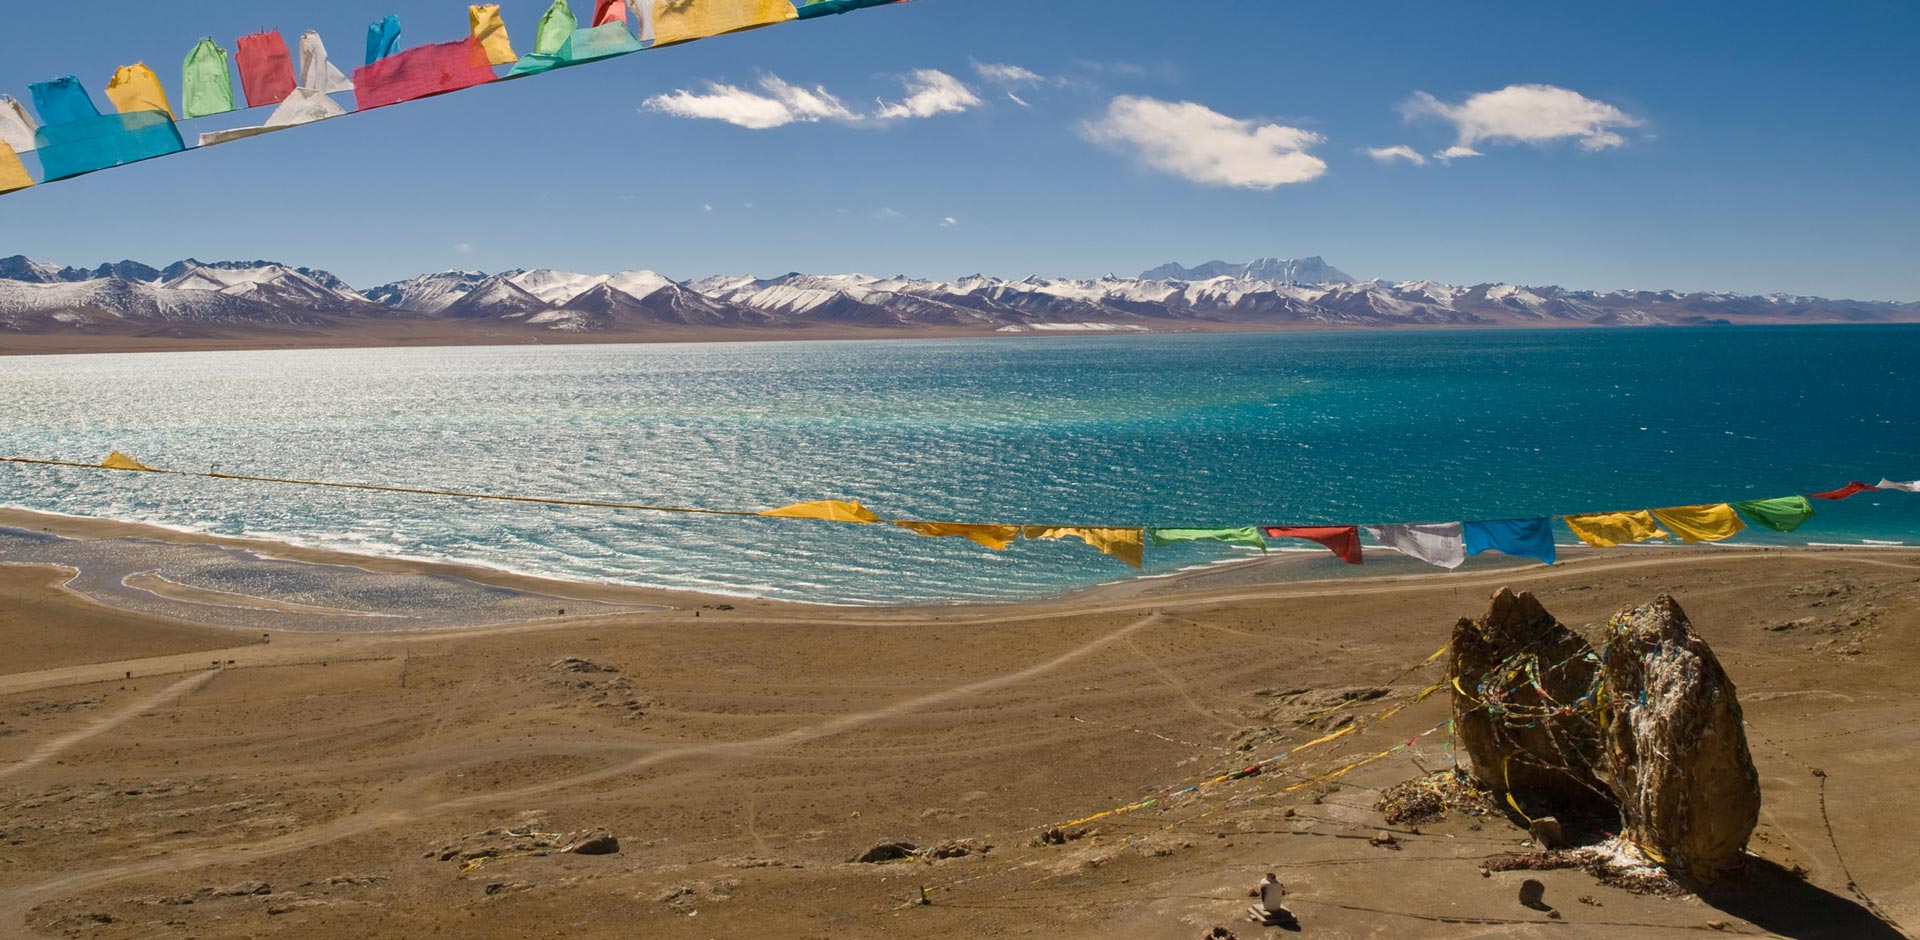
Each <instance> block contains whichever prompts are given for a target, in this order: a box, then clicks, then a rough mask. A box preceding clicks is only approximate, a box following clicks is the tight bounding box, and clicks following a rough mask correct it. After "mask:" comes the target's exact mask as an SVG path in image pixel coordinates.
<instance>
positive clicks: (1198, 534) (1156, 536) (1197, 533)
mask: <svg viewBox="0 0 1920 940" xmlns="http://www.w3.org/2000/svg"><path fill="white" fill-rule="evenodd" d="M1147 534H1148V535H1150V536H1152V537H1153V547H1154V548H1165V547H1166V546H1168V545H1175V544H1178V543H1180V542H1227V543H1229V544H1233V545H1246V546H1250V547H1252V548H1257V549H1259V550H1261V551H1262V552H1264V551H1266V550H1267V540H1266V539H1264V538H1261V537H1260V533H1259V531H1258V530H1256V529H1254V527H1253V526H1250V525H1249V526H1240V527H1238V528H1231V529H1149V530H1147Z"/></svg>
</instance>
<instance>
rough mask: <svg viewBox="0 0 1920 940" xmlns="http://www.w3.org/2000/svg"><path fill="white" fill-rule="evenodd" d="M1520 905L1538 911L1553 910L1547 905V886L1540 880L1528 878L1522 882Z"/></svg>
mask: <svg viewBox="0 0 1920 940" xmlns="http://www.w3.org/2000/svg"><path fill="white" fill-rule="evenodd" d="M1520 904H1521V906H1523V907H1530V908H1533V909H1534V910H1536V911H1547V910H1552V909H1553V908H1552V906H1551V905H1549V904H1547V886H1546V884H1544V883H1543V882H1541V881H1540V879H1538V878H1528V879H1527V880H1525V881H1522V882H1520Z"/></svg>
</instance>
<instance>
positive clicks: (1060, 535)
mask: <svg viewBox="0 0 1920 940" xmlns="http://www.w3.org/2000/svg"><path fill="white" fill-rule="evenodd" d="M1026 536H1027V538H1030V539H1079V540H1080V541H1082V542H1085V543H1087V544H1088V545H1091V546H1093V547H1094V548H1097V549H1099V550H1101V551H1103V552H1105V553H1107V554H1109V555H1112V556H1113V557H1115V558H1118V559H1120V560H1121V561H1124V562H1126V563H1127V564H1129V565H1132V566H1134V567H1135V568H1138V567H1140V565H1141V563H1142V562H1143V561H1144V560H1145V557H1146V548H1147V539H1146V530H1144V529H1085V528H1074V529H1049V528H1047V527H1046V526H1037V525H1030V526H1027V527H1026Z"/></svg>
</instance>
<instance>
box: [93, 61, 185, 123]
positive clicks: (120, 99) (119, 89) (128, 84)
mask: <svg viewBox="0 0 1920 940" xmlns="http://www.w3.org/2000/svg"><path fill="white" fill-rule="evenodd" d="M107 100H108V101H111V102H113V106H114V108H116V109H118V110H119V112H120V113H121V114H131V113H133V112H135V111H165V112H167V116H168V117H172V116H173V105H171V104H169V103H168V102H167V92H166V89H164V88H161V87H160V76H158V75H155V74H153V70H152V69H150V68H147V65H146V63H144V62H138V63H135V64H133V65H123V66H121V67H120V70H119V71H117V72H115V73H113V80H112V81H109V82H107Z"/></svg>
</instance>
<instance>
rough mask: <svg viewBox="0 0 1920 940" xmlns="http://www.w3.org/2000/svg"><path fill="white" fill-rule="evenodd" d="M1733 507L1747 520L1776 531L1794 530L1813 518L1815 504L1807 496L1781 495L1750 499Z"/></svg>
mask: <svg viewBox="0 0 1920 940" xmlns="http://www.w3.org/2000/svg"><path fill="white" fill-rule="evenodd" d="M1733 508H1735V509H1737V510H1739V511H1740V514H1741V515H1743V516H1746V517H1747V521H1748V522H1751V523H1753V524H1754V525H1757V526H1763V527H1765V528H1769V529H1772V530H1773V531H1775V532H1792V531H1793V530H1795V529H1798V528H1800V524H1801V523H1803V522H1805V521H1807V520H1808V519H1811V518H1813V504H1812V503H1809V502H1807V498H1806V497H1805V496H1781V497H1777V498H1775V499H1750V500H1747V501H1746V502H1744V503H1734V504H1733Z"/></svg>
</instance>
